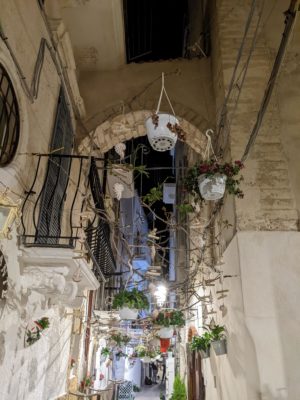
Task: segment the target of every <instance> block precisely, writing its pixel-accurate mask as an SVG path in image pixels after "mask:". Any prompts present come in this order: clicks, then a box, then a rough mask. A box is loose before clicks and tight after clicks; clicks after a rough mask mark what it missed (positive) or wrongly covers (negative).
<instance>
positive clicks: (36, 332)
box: [26, 317, 50, 346]
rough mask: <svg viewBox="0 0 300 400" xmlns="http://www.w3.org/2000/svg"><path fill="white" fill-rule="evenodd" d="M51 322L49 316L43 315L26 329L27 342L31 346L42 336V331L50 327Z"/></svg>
mask: <svg viewBox="0 0 300 400" xmlns="http://www.w3.org/2000/svg"><path fill="white" fill-rule="evenodd" d="M49 326H50V322H49V318H48V317H43V318H41V319H38V320H36V321H34V323H33V326H32V327H30V328H29V329H27V330H26V343H27V344H28V345H29V346H31V345H32V344H33V343H35V342H37V341H38V340H39V339H40V338H41V333H42V332H43V331H44V330H45V329H47V328H49Z"/></svg>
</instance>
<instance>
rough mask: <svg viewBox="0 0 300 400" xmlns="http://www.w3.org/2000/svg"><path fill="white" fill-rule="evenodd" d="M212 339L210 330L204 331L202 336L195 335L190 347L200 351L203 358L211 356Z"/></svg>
mask: <svg viewBox="0 0 300 400" xmlns="http://www.w3.org/2000/svg"><path fill="white" fill-rule="evenodd" d="M211 339H212V335H211V333H210V332H204V334H203V335H202V336H198V335H196V336H193V338H192V341H191V343H190V348H191V350H192V351H199V352H200V354H201V358H208V357H209V356H210V346H211Z"/></svg>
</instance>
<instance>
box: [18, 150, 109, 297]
mask: <svg viewBox="0 0 300 400" xmlns="http://www.w3.org/2000/svg"><path fill="white" fill-rule="evenodd" d="M87 175H88V178H89V179H88V183H87V184H86V181H87V180H86V176H87ZM91 199H92V200H91ZM89 207H90V208H89ZM86 209H88V214H89V215H90V217H89V219H88V220H87V221H86V220H85V219H84V218H83V214H84V212H83V211H84V210H86ZM91 210H97V211H95V212H94V211H91ZM20 241H21V249H22V256H20V262H21V265H22V267H23V272H25V273H29V272H31V273H32V272H33V273H34V274H35V275H36V276H37V274H38V273H39V272H41V269H42V270H43V271H44V272H47V273H48V272H52V273H55V274H59V275H60V276H61V275H63V276H64V278H65V280H66V281H68V282H77V286H78V288H79V289H82V290H84V289H89V290H96V289H98V287H99V286H100V285H99V282H102V284H103V285H104V283H105V282H106V280H107V278H109V277H110V276H113V275H114V273H115V269H116V265H115V260H114V255H113V251H112V248H111V245H110V226H109V223H108V221H107V220H106V218H105V210H104V202H103V192H102V187H101V183H100V178H99V175H98V170H97V167H96V161H95V160H94V159H92V160H91V159H90V158H88V157H84V156H83V157H82V156H73V155H64V154H55V155H47V154H40V155H36V169H35V171H34V176H33V180H32V184H31V186H30V189H29V190H28V191H27V192H26V199H25V201H24V203H23V207H22V218H21V235H20ZM29 280H30V279H29ZM69 286H70V285H69ZM69 289H70V290H71V286H70V287H69ZM47 290H48V291H49V288H48V289H47ZM50 291H51V288H50Z"/></svg>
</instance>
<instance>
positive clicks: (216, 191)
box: [198, 174, 227, 200]
mask: <svg viewBox="0 0 300 400" xmlns="http://www.w3.org/2000/svg"><path fill="white" fill-rule="evenodd" d="M226 179H227V176H226V175H222V174H215V175H212V176H208V177H206V174H202V175H200V176H199V177H198V185H199V190H200V193H201V196H202V197H203V198H204V199H205V200H219V199H221V198H222V197H223V196H224V193H225V189H226Z"/></svg>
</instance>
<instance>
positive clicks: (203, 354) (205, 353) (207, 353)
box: [200, 347, 210, 358]
mask: <svg viewBox="0 0 300 400" xmlns="http://www.w3.org/2000/svg"><path fill="white" fill-rule="evenodd" d="M200 354H201V358H209V357H210V347H208V348H207V349H206V350H200Z"/></svg>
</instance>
